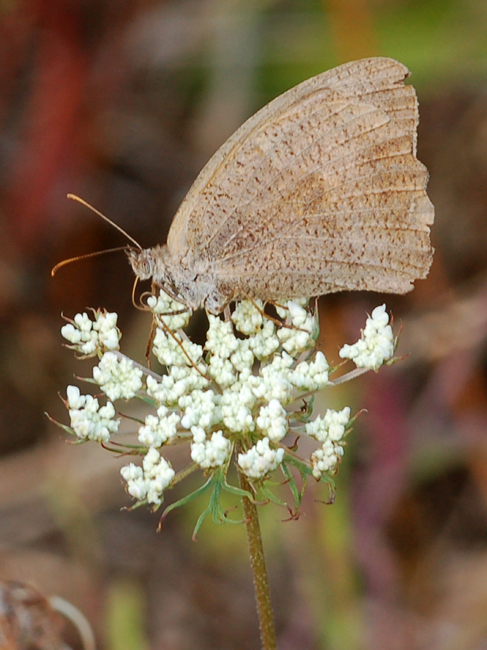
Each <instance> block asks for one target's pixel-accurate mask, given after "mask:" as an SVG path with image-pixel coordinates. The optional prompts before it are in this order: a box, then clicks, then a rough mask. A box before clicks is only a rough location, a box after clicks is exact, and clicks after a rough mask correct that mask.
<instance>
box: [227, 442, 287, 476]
mask: <svg viewBox="0 0 487 650" xmlns="http://www.w3.org/2000/svg"><path fill="white" fill-rule="evenodd" d="M283 458H284V449H283V448H282V447H280V448H279V449H271V447H270V445H269V438H262V440H259V441H258V442H257V444H256V445H254V446H253V447H251V448H250V449H249V450H248V451H247V452H246V453H243V454H239V455H238V465H239V467H240V469H241V470H242V471H243V472H245V474H247V476H250V478H257V479H258V478H262V476H265V475H266V474H268V473H269V472H273V471H274V470H275V469H276V467H277V466H278V465H279V463H282V459H283Z"/></svg>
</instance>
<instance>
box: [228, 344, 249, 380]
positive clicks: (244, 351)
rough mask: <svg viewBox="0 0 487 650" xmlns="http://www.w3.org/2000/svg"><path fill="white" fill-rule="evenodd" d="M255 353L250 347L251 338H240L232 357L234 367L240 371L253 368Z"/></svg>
mask: <svg viewBox="0 0 487 650" xmlns="http://www.w3.org/2000/svg"><path fill="white" fill-rule="evenodd" d="M254 359H255V357H254V353H253V352H252V350H251V349H250V345H249V339H244V340H239V341H238V348H237V349H236V350H235V352H234V353H233V354H232V356H231V357H230V361H231V362H232V365H233V367H234V368H235V370H237V371H238V372H242V371H244V370H249V371H250V370H251V369H252V366H253V365H254Z"/></svg>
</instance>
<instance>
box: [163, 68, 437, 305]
mask: <svg viewBox="0 0 487 650" xmlns="http://www.w3.org/2000/svg"><path fill="white" fill-rule="evenodd" d="M408 74H409V73H408V70H407V68H405V66H403V65H401V64H400V63H398V62H396V61H393V60H392V59H385V58H374V59H363V60H360V61H355V62H352V63H349V64H345V65H343V66H340V67H338V68H335V69H333V70H330V71H328V72H325V73H323V74H321V75H318V76H317V77H313V78H312V79H309V80H308V81H305V82H304V83H302V84H300V85H298V86H296V87H295V88H292V89H291V90H289V91H288V92H286V93H284V94H283V95H281V96H280V97H278V98H276V99H275V100H274V101H272V102H270V104H268V105H267V106H265V107H264V108H263V109H261V110H260V111H259V112H258V113H256V114H255V115H254V116H253V117H251V118H250V119H249V120H248V121H247V122H245V123H244V124H243V125H242V127H240V129H238V130H237V131H236V132H235V133H234V135H233V136H231V137H230V139H229V140H228V141H227V142H226V143H225V144H224V145H223V146H222V147H221V148H220V149H219V150H218V151H217V153H216V154H215V155H214V156H213V157H212V158H211V160H210V161H209V162H208V164H207V165H206V166H205V168H204V169H203V171H202V172H201V174H200V175H199V176H198V178H197V179H196V181H195V183H194V185H193V187H192V188H191V189H190V191H189V193H188V195H187V197H186V198H185V200H184V201H183V203H182V204H181V207H180V209H179V210H178V212H177V214H176V216H175V219H174V222H173V224H172V226H171V230H170V233H169V238H168V246H169V249H170V251H171V253H172V254H173V255H174V256H175V257H176V258H179V259H190V258H192V259H193V260H195V261H196V262H204V263H205V264H209V266H210V268H211V271H212V274H213V276H214V277H215V278H216V279H217V280H219V281H221V282H224V283H225V284H226V285H227V286H228V287H229V290H228V291H229V292H231V290H232V287H233V288H235V291H234V297H236V298H237V297H244V296H245V295H253V296H258V297H261V298H263V299H268V300H269V299H278V298H281V297H293V296H297V295H317V294H322V293H328V292H332V291H340V290H342V289H369V290H374V291H390V292H395V293H404V292H406V291H408V290H409V289H411V288H412V284H411V283H412V281H414V280H415V279H417V278H421V277H425V275H426V274H427V272H428V270H429V267H430V265H431V260H432V249H431V245H430V242H429V227H428V225H429V224H431V223H432V222H433V217H434V210H433V206H432V204H431V202H430V201H429V199H428V197H427V195H426V183H427V179H428V174H427V171H426V168H425V167H424V166H423V165H422V164H421V163H420V162H419V161H418V160H417V158H416V128H417V124H418V108H417V99H416V94H415V91H414V89H413V87H412V86H405V85H404V83H403V82H404V79H405V78H406V77H407V76H408Z"/></svg>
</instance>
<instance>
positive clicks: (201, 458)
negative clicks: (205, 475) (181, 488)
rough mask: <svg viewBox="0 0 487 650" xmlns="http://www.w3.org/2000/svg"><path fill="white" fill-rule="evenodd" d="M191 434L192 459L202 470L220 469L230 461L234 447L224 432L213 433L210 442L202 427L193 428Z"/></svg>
mask: <svg viewBox="0 0 487 650" xmlns="http://www.w3.org/2000/svg"><path fill="white" fill-rule="evenodd" d="M191 432H192V433H193V442H192V443H191V458H192V460H194V462H195V463H198V465H199V466H200V467H201V468H202V469H208V468H210V467H220V466H221V465H223V464H224V463H225V462H226V461H227V460H228V458H229V456H230V452H231V449H232V445H231V442H230V441H229V440H227V438H225V436H224V435H223V432H222V431H215V432H214V433H212V435H211V438H210V440H207V439H206V433H205V431H204V429H203V428H202V427H192V429H191Z"/></svg>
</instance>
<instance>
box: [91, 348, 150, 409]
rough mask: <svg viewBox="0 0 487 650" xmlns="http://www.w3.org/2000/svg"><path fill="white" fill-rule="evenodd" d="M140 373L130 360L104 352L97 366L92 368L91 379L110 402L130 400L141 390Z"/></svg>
mask: <svg viewBox="0 0 487 650" xmlns="http://www.w3.org/2000/svg"><path fill="white" fill-rule="evenodd" d="M142 376H143V375H142V371H141V370H140V369H139V368H136V367H135V366H134V363H133V361H132V360H131V359H128V358H127V357H118V356H117V355H116V354H115V353H114V352H105V354H104V355H103V357H102V359H101V361H100V363H99V364H98V366H95V367H94V368H93V379H94V380H95V381H96V383H97V384H98V385H99V386H100V388H101V389H102V391H103V392H104V393H105V394H106V395H108V397H109V398H110V399H111V400H116V399H131V398H132V397H134V396H135V394H136V393H137V391H139V390H140V389H141V388H142Z"/></svg>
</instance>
